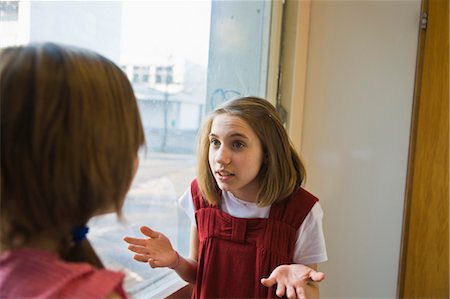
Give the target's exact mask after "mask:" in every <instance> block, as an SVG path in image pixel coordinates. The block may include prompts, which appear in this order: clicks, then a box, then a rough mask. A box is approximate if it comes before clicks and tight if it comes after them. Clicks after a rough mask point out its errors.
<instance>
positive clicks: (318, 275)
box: [309, 271, 325, 282]
mask: <svg viewBox="0 0 450 299" xmlns="http://www.w3.org/2000/svg"><path fill="white" fill-rule="evenodd" d="M309 277H310V278H311V280H313V281H317V282H319V281H322V280H324V279H325V273H323V272H317V271H312V272H311V273H310V274H309Z"/></svg>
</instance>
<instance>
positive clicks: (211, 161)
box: [208, 149, 214, 169]
mask: <svg viewBox="0 0 450 299" xmlns="http://www.w3.org/2000/svg"><path fill="white" fill-rule="evenodd" d="M208 162H209V167H210V168H211V169H212V168H213V166H214V153H213V152H212V150H211V149H210V150H209V152H208Z"/></svg>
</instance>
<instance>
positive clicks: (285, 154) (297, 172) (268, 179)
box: [197, 97, 305, 206]
mask: <svg viewBox="0 0 450 299" xmlns="http://www.w3.org/2000/svg"><path fill="white" fill-rule="evenodd" d="M219 114H229V115H233V116H238V117H240V118H242V119H243V120H245V121H246V122H247V123H248V125H249V126H250V127H251V128H252V129H253V131H254V132H255V133H256V135H257V136H258V138H259V140H260V142H261V145H262V150H263V152H264V156H265V161H264V163H263V165H262V167H261V170H260V172H259V174H258V180H259V183H260V189H259V192H258V194H257V198H258V200H257V203H258V204H259V205H261V206H267V205H270V204H272V203H274V202H275V201H277V200H282V199H284V198H286V197H287V196H289V195H290V194H291V193H292V192H293V191H294V190H295V189H297V188H298V187H300V185H301V184H302V182H303V180H304V178H305V169H304V166H303V164H302V162H301V160H300V158H299V155H298V153H297V152H296V150H295V148H294V146H293V144H292V142H291V140H290V139H289V136H288V135H287V132H286V130H285V129H284V127H283V123H282V121H281V119H280V117H279V115H278V113H277V111H276V109H275V107H274V106H273V105H272V104H270V102H268V101H267V100H265V99H261V98H257V97H243V98H238V99H235V100H231V101H228V102H226V103H224V104H223V105H221V106H219V107H218V108H216V109H215V110H214V111H213V112H212V113H211V114H210V116H209V117H208V118H207V119H206V121H205V122H204V125H203V127H202V129H201V131H200V135H199V149H198V169H197V175H198V182H199V186H200V189H201V190H202V193H203V196H204V197H205V199H207V200H208V201H209V202H211V203H213V204H217V203H218V202H219V201H220V198H219V196H218V191H219V188H218V186H217V184H216V182H215V179H214V176H213V174H212V172H211V170H210V167H209V162H208V161H209V160H208V154H209V133H210V130H211V125H212V122H213V120H214V117H215V116H216V115H219Z"/></svg>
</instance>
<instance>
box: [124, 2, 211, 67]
mask: <svg viewBox="0 0 450 299" xmlns="http://www.w3.org/2000/svg"><path fill="white" fill-rule="evenodd" d="M122 12H123V15H122V50H121V51H122V53H121V61H122V63H145V62H146V61H145V58H146V57H149V56H151V57H155V59H158V60H160V61H161V60H170V59H176V58H180V57H181V58H186V59H187V60H190V61H193V62H196V63H198V64H200V65H204V66H206V65H207V63H208V50H209V29H210V14H211V3H210V1H205V0H203V1H200V0H197V1H187V0H185V1H173V0H165V1H161V0H160V1H156V0H155V1H125V2H124V3H123V11H122ZM149 54H151V55H149Z"/></svg>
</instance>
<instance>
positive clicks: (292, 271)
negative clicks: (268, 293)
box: [261, 264, 325, 299]
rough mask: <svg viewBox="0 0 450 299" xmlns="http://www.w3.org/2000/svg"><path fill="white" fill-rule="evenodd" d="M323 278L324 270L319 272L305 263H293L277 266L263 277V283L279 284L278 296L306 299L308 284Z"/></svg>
mask: <svg viewBox="0 0 450 299" xmlns="http://www.w3.org/2000/svg"><path fill="white" fill-rule="evenodd" d="M323 279H325V274H324V273H323V272H317V271H315V270H314V269H312V268H310V267H308V266H305V265H301V264H291V265H281V266H278V267H276V268H275V269H274V270H273V271H272V273H271V274H270V276H269V277H268V278H263V279H261V283H262V284H263V285H264V286H266V287H271V286H273V285H274V284H277V289H276V294H277V296H278V297H283V296H286V297H288V298H289V299H295V298H298V299H306V294H305V288H306V287H307V284H308V283H309V282H314V281H315V282H319V281H322V280H323Z"/></svg>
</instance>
